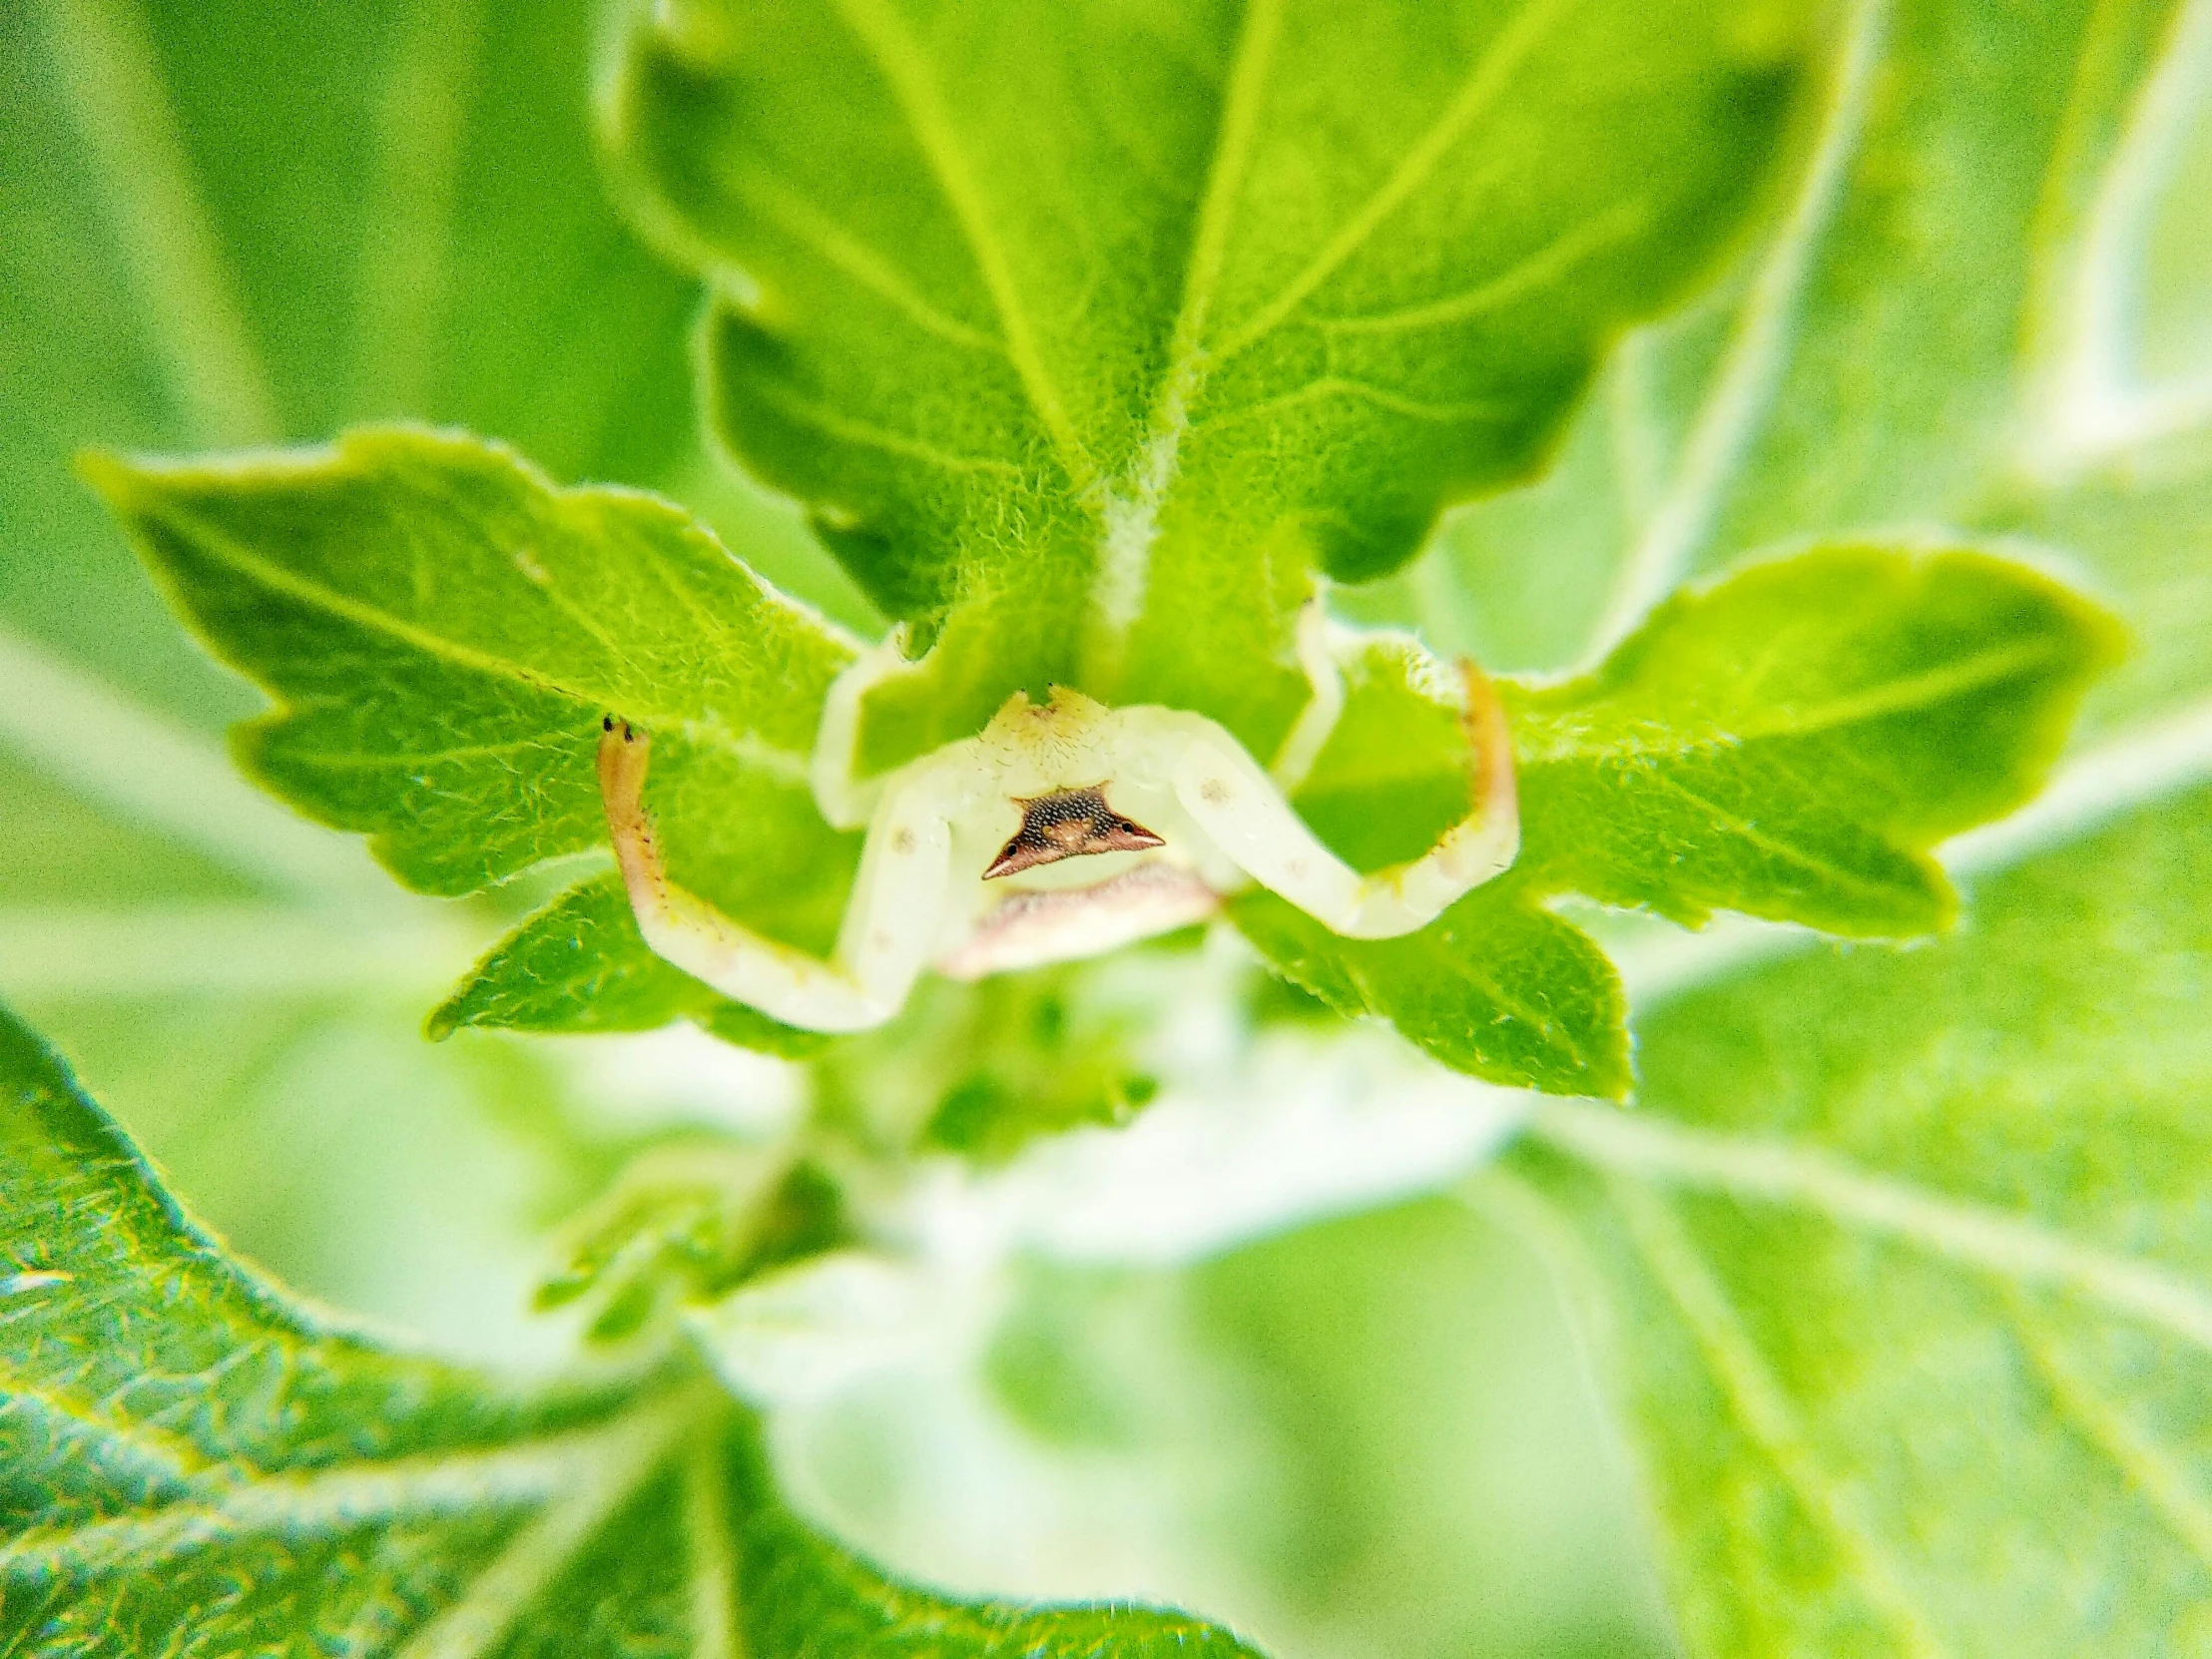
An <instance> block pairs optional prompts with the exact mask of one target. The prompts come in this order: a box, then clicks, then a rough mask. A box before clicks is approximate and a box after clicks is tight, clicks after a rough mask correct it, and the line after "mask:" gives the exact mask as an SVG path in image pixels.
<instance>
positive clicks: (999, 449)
mask: <svg viewBox="0 0 2212 1659" xmlns="http://www.w3.org/2000/svg"><path fill="white" fill-rule="evenodd" d="M1797 15H1798V14H1797V10H1796V8H1794V7H1788V6H1776V7H1770V8H1765V9H1762V10H1759V11H1756V12H1752V13H1749V14H1743V13H1739V14H1732V15H1723V14H1719V13H1712V12H1706V11H1702V10H1700V11H1695V12H1691V13H1682V12H1668V13H1661V12H1657V11H1654V10H1653V9H1652V8H1649V7H1644V6H1637V5H1633V4H1629V3H1627V0H1598V3H1595V4H1583V5H1576V6H1571V7H1570V6H1566V5H1559V4H1552V3H1548V0H1536V3H1532V4H1527V5H1522V6H1518V7H1513V8H1506V7H1500V6H1497V5H1495V4H1491V3H1489V0H1453V3H1451V4H1448V5H1434V4H1413V3H1410V0H1407V3H1402V4H1400V3H1389V4H1378V5H1375V6H1372V7H1369V8H1367V9H1366V10H1365V11H1364V12H1363V14H1362V17H1361V19H1360V25H1359V27H1358V28H1357V29H1352V30H1348V29H1347V28H1346V27H1345V26H1344V20H1343V18H1342V16H1341V14H1340V13H1339V12H1338V11H1336V10H1334V9H1332V8H1329V7H1326V6H1321V5H1314V4H1297V5H1291V4H1282V3H1265V4H1256V5H1252V6H1249V7H1242V8H1239V7H1232V6H1229V5H1226V4H1209V5H1205V6H1200V7H1197V8H1193V7H1190V6H1169V5H1159V4H1146V5H1140V6H1137V7H1134V8H1131V7H1104V6H1082V7H1078V8H1073V9H1070V8H1059V9H1055V10H1052V11H1050V12H1045V11H1039V10H1037V9H1036V8H1034V7H1027V6H1022V5H1019V4H1015V3H1011V0H992V3H990V4H987V5H967V6H960V7H926V8H925V7H916V6H913V5H910V4H900V3H898V0H786V3H782V4H778V5H776V6H774V7H772V8H768V9H762V8H758V7H747V8H741V7H737V6H733V5H729V4H718V3H714V0H699V3H693V4H687V5H684V6H682V7H676V8H664V9H662V10H660V11H658V12H655V13H653V14H651V16H650V17H648V16H646V15H645V14H640V16H639V20H638V22H637V24H636V25H635V27H634V29H633V31H632V33H631V36H630V39H629V43H628V50H627V56H626V60H625V63H624V66H623V70H622V75H621V82H620V86H619V89H618V91H617V94H616V97H615V100H614V106H613V115H612V119H611V143H612V147H613V149H614V152H615V156H616V160H617V163H618V165H619V167H620V168H621V170H622V173H623V175H624V177H625V178H626V179H627V180H628V181H629V183H630V186H631V190H632V194H633V197H634V199H635V202H636V206H637V210H638V212H639V214H640V216H641V217H642V219H643V221H644V222H645V223H646V224H647V225H648V226H649V227H650V228H651V229H652V230H654V231H655V232H656V233H657V234H658V236H659V237H660V239H661V240H662V241H663V242H664V244H665V245H666V246H668V247H669V248H670V249H671V250H672V251H673V252H674V253H676V254H677V255H678V256H679V257H680V258H682V259H684V260H685V261H687V262H688V263H690V264H691V265H693V266H694V267H696V268H697V269H699V270H700V271H701V272H702V273H703V274H705V275H706V276H707V277H709V278H710V280H711V281H712V283H713V285H714V290H715V293H716V300H715V310H714V314H713V318H712V321H711V324H710V328H709V333H708V344H709V358H708V363H707V369H706V373H707V379H708V384H709V390H710V396H711V399H712V403H713V418H714V421H715V425H716V428H717V430H718V431H719V433H720V434H721V435H722V437H723V438H724V440H725V441H726V442H727V443H728V444H729V445H730V446H731V448H732V449H734V450H735V451H736V452H737V453H738V454H739V455H740V456H741V457H742V458H743V459H744V460H745V461H746V463H747V464H748V465H749V466H751V467H752V468H754V469H755V470H756V471H757V472H758V473H759V474H760V475H761V476H762V477H763V478H765V479H767V480H768V481H770V482H772V483H774V484H775V485H777V486H778V487H779V488H782V489H785V490H787V491H789V492H791V493H792V494H794V495H796V496H798V497H800V498H801V499H803V500H805V501H807V502H808V503H810V504H811V506H812V507H813V509H814V511H815V513H816V518H817V523H818V526H819V527H820V528H821V529H822V530H823V533H824V534H825V536H826V537H827V538H828V539H829V540H830V543H831V545H832V547H833V548H834V549H835V550H836V551H837V553H838V554H839V556H840V557H841V558H842V559H843V560H844V561H845V563H846V565H847V566H848V568H850V569H851V570H852V572H853V573H854V575H855V576H856V577H857V578H858V579H859V580H860V581H861V582H862V583H863V584H864V585H865V586H866V587H867V589H868V591H869V592H870V594H871V595H872V596H874V597H875V599H876V600H877V602H878V603H879V604H880V605H882V606H883V607H884V608H885V609H886V610H887V611H889V612H891V613H892V614H894V615H897V616H900V617H904V618H908V619H911V620H912V621H914V622H915V623H916V624H917V625H918V627H919V630H920V635H919V638H920V642H922V643H927V642H929V641H932V640H933V641H934V644H935V653H936V654H935V656H934V657H933V658H931V659H930V660H929V661H928V663H927V664H926V666H924V667H923V668H921V669H919V670H917V671H914V675H912V676H909V678H908V681H907V683H906V684H905V685H904V686H903V687H901V686H899V685H897V684H896V683H894V684H893V685H892V686H890V687H887V688H885V689H883V690H882V691H881V692H880V693H879V694H878V696H877V698H876V699H875V700H873V701H872V702H871V706H870V712H871V715H872V716H874V717H876V718H877V719H879V720H880V721H881V722H882V724H883V727H884V730H883V731H881V732H880V733H876V734H872V735H871V737H870V739H869V743H868V753H869V755H870V757H871V759H872V761H873V762H874V763H875V764H877V765H888V764H891V763H892V762H893V761H895V760H896V759H898V758H901V757H902V756H903V755H905V754H910V753H913V752H916V751H918V750H921V749H926V748H929V747H933V746H934V745H935V744H938V743H941V742H944V741H947V740H949V739H951V738H955V737H960V736H964V735H966V734H967V733H969V732H972V731H973V730H975V729H976V728H977V727H979V726H980V725H981V724H982V722H983V721H984V720H985V719H986V718H987V717H988V716H989V715H990V713H991V712H992V710H993V709H995V708H996V706H997V705H998V703H999V702H1000V701H1001V700H1003V698H1004V697H1005V696H1006V695H1007V693H1008V692H1009V691H1011V690H1013V689H1015V688H1017V687H1027V688H1029V689H1030V690H1032V691H1041V690H1042V689H1043V687H1044V686H1045V685H1046V684H1047V683H1048V682H1058V683H1062V684H1068V685H1072V686H1076V687H1079V688H1081V689H1083V690H1085V691H1087V692H1090V693H1091V694H1093V695H1095V696H1098V697H1100V698H1102V699H1104V700H1106V701H1109V702H1161V703H1166V704H1170V705H1173V706H1176V707H1180V708H1187V709H1193V710H1197V711H1199V712H1201V713H1205V714H1207V715H1210V716H1212V717H1214V718H1216V719H1218V720H1220V721H1222V722H1223V723H1224V724H1225V725H1227V726H1228V727H1229V728H1230V729H1231V730H1232V731H1234V732H1235V733H1236V734H1237V735H1238V736H1239V737H1240V738H1241V739H1242V740H1243V741H1244V742H1245V743H1246V744H1247V746H1248V747H1250V748H1251V749H1252V750H1253V751H1254V752H1255V753H1256V754H1260V755H1263V756H1264V755H1267V754H1270V753H1271V752H1272V751H1273V749H1274V747H1275V746H1276V744H1277V743H1279V742H1280V741H1281V739H1282V738H1283V737H1284V736H1285V734H1286V733H1287V731H1288V730H1289V727H1290V723H1291V721H1292V719H1293V718H1294V717H1295V715H1296V714H1297V711H1298V708H1299V706H1300V704H1301V703H1302V701H1303V700H1304V696H1305V687H1304V685H1303V683H1302V682H1301V680H1300V677H1299V676H1298V674H1297V672H1296V668H1295V663H1294V660H1293V651H1292V622H1293V617H1294V614H1295V612H1296V610H1297V607H1298V605H1299V604H1300V603H1301V602H1302V601H1303V600H1304V599H1305V597H1306V596H1307V594H1308V593H1309V591H1310V590H1311V587H1312V574H1311V573H1312V572H1314V571H1316V570H1319V571H1322V572H1326V573H1328V574H1330V575H1333V576H1337V577H1350V578H1358V577H1365V576H1372V575H1375V574H1378V573H1381V572H1383V571H1386V570H1389V569H1391V568H1392V567H1394V566H1396V565H1398V564H1400V563H1402V562H1403V561H1404V560H1405V559H1406V558H1408V557H1410V555H1411V554H1412V552H1413V551H1414V549H1415V548H1416V547H1417V546H1418V545H1419V543H1420V541H1421V539H1422V537H1423V536H1424V535H1425V534H1426V532H1427V530H1428V527H1429V525H1430V523H1431V521H1432V520H1433V518H1434V516H1435V514H1436V512H1437V511H1438V509H1439V508H1440V507H1441V506H1442V505H1443V504H1444V502H1446V501H1447V500H1449V499H1452V498H1454V497H1456V496H1461V495H1465V494H1467V493H1469V492H1472V491H1476V490H1480V489H1484V488H1494V487H1495V486H1497V485H1498V484H1500V483H1502V482H1504V481H1506V480H1509V479H1511V478H1514V477H1516V476H1518V475H1520V474H1522V473H1524V472H1525V471H1527V470H1528V469H1529V468H1530V467H1531V466H1532V465H1533V464H1534V463H1535V461H1536V460H1537V458H1538V456H1539V455H1540V454H1541V452H1542V450H1543V448H1544V446H1545V444H1546V443H1547V441H1548V440H1549V438H1550V436H1551V434H1552V433H1553V431H1554V430H1555V429H1556V428H1557V426H1558V425H1559V423H1560V421H1561V420H1562V419H1563V417H1564V415H1565V414H1566V412H1567V410H1568V409H1569V407H1570V406H1571V405H1572V403H1573V401H1574V399H1575V397H1576V395H1577V393H1578V392H1579V390H1580V388H1581V386H1582V384H1583V381H1584V379H1585V378H1586V376H1587V374H1588V371H1589V366H1590V363H1591V361H1592V358H1593V356H1594V355H1595V353H1596V352H1597V350H1598V349H1599V348H1600V346H1601V345H1602V344H1603V343H1604V342H1605V341H1606V340H1607V339H1608V338H1609V337H1610V336H1611V335H1612V334H1613V333H1614V331H1616V330H1617V329H1618V328H1619V327H1620V326H1621V325H1622V323H1623V322H1625V321H1626V320H1627V319H1629V318H1631V317H1634V316H1637V315H1639V314H1644V313H1648V312H1649V311H1650V310H1652V309H1653V308H1655V307H1656V306H1657V305H1658V304H1659V303H1661V302H1662V301H1663V300H1664V299H1665V298H1666V297H1668V296H1669V295H1671V294H1672V293H1673V292H1675V291H1676V290H1677V289H1678V288H1679V287H1680V286H1681V285H1682V283H1683V281H1684V280H1685V278H1686V277H1688V276H1689V275H1690V274H1691V273H1692V272H1693V271H1694V270H1696V269H1697V268H1698V267H1699V266H1700V265H1701V264H1702V263H1703V262H1704V260H1705V259H1706V258H1707V256H1708V254H1709V253H1710V251H1711V250H1712V249H1713V248H1714V247H1715V246H1716V244H1717V243H1718V242H1719V241H1720V240H1721V239H1722V238H1723V237H1724V236H1725V235H1726V234H1727V233H1728V231H1729V230H1730V228H1731V227H1732V226H1733V225H1734V224H1735V223H1737V221H1738V220H1739V218H1740V217H1741V214H1742V211H1743V209H1744V206H1745V204H1746V203H1747V201H1748V200H1749V199H1750V198H1751V196H1752V194H1753V192H1754V189H1755V187H1756V184H1757V182H1758V180H1759V178H1760V176H1761V164H1762V161H1763V159H1764V157H1765V156H1766V154H1767V153H1768V151H1769V149H1770V148H1771V146H1772V144H1773V141H1774V139H1775V137H1776V135H1777V133H1778V131H1779V129H1780V126H1781V123H1782V120H1783V116H1784V111H1785V106H1786V103H1787V96H1788V93H1789V90H1790V87H1791V84H1792V70H1793V61H1792V60H1793V55H1794V53H1795V51H1796V48H1797V35H1798V33H1799V30H1798V26H1797Z"/></svg>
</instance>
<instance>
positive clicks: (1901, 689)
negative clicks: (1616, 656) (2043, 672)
mask: <svg viewBox="0 0 2212 1659" xmlns="http://www.w3.org/2000/svg"><path fill="white" fill-rule="evenodd" d="M2070 656H2071V647H2070V646H2069V645H2068V644H2067V643H2065V642H2057V641H2045V642H2038V643H2034V644H2026V645H2009V646H2004V647H2001V648H1999V649H1997V650H1994V651H1983V652H1979V653H1977V654H1975V655H1973V656H1970V657H1963V658H1960V659H1959V660H1958V661H1956V662H1952V663H1945V664H1944V665H1943V666H1942V667H1940V668H1933V669H1928V670H1926V671H1925V672H1923V673H1920V674H1913V675H1908V676H1906V677H1905V678H1903V679H1900V680H1893V681H1891V682H1889V683H1888V684H1885V685H1881V686H1875V687H1871V688H1869V689H1867V690H1865V691H1860V692H1854V693H1853V694H1851V695H1850V696H1848V697H1837V698H1830V699H1828V700H1826V701H1824V702H1820V703H1813V704H1789V703H1783V704H1779V705H1775V706H1772V707H1771V709H1770V710H1769V712H1767V713H1766V714H1765V715H1763V716H1761V717H1759V718H1755V719H1752V720H1749V721H1745V722H1743V723H1741V724H1737V725H1731V726H1729V727H1727V728H1725V729H1717V728H1716V729H1712V730H1710V731H1708V732H1703V733H1700V732H1698V731H1697V730H1696V729H1694V728H1690V727H1687V726H1685V727H1681V728H1677V727H1671V726H1659V725H1654V726H1652V727H1649V728H1647V729H1646V730H1649V731H1650V732H1651V733H1652V734H1653V737H1654V738H1656V739H1659V740H1662V741H1652V739H1648V738H1645V737H1644V736H1643V735H1642V734H1641V733H1636V734H1632V735H1630V736H1628V737H1624V738H1620V739H1614V740H1609V741H1607V742H1604V743H1595V744H1571V743H1570V744H1562V745H1556V746H1553V747H1548V748H1541V747H1531V748H1530V749H1529V750H1528V751H1527V752H1526V753H1524V754H1522V755H1520V757H1519V758H1520V760H1521V761H1522V762H1524V763H1526V762H1529V761H1538V762H1542V761H1570V760H1615V759H1618V760H1651V759H1664V760H1682V759H1685V758H1687V757H1689V756H1692V755H1697V754H1702V753H1709V752H1711V751H1713V750H1716V749H1733V748H1735V747H1737V746H1738V745H1740V744H1746V743H1756V742H1759V741H1761V740H1763V739H1770V738H1807V737H1817V736H1820V735H1821V734H1823V733H1826V732H1832V731H1835V730H1837V729H1838V728H1840V727H1845V726H1855V725H1858V724H1860V723H1862V722H1866V721H1875V720H1883V719H1887V718H1888V717H1890V716H1892V715H1901V714H1909V713H1912V712H1913V711H1915V710H1919V709H1925V708H1933V707H1936V706H1938V705H1940V704H1942V703H1943V702H1945V701H1947V700H1949V699H1951V698H1954V697H1957V696H1960V695H1962V694H1964V693H1967V692H1974V691H1979V690H1982V689H1984V688H1985V687H1988V686H1993V685H1998V684H2001V683H2002V682H2004V681H2006V680H2010V679H2014V678H2017V677H2018V676H2020V675H2022V674H2024V673H2026V672H2028V671H2029V670H2032V669H2036V668H2040V667H2042V666H2043V665H2044V664H2046V663H2052V662H2064V661H2066V660H2068V659H2069V658H2070ZM1744 689H1745V691H1746V692H1747V694H1755V693H1756V691H1757V680H1756V677H1751V678H1750V679H1748V681H1747V684H1746V686H1745V688H1744ZM1597 707H1598V708H1600V709H1602V708H1603V707H1604V705H1603V703H1600V704H1598V705H1597ZM1568 730H1569V731H1570V732H1572V731H1574V730H1575V728H1574V727H1572V726H1570V727H1569V728H1568Z"/></svg>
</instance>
